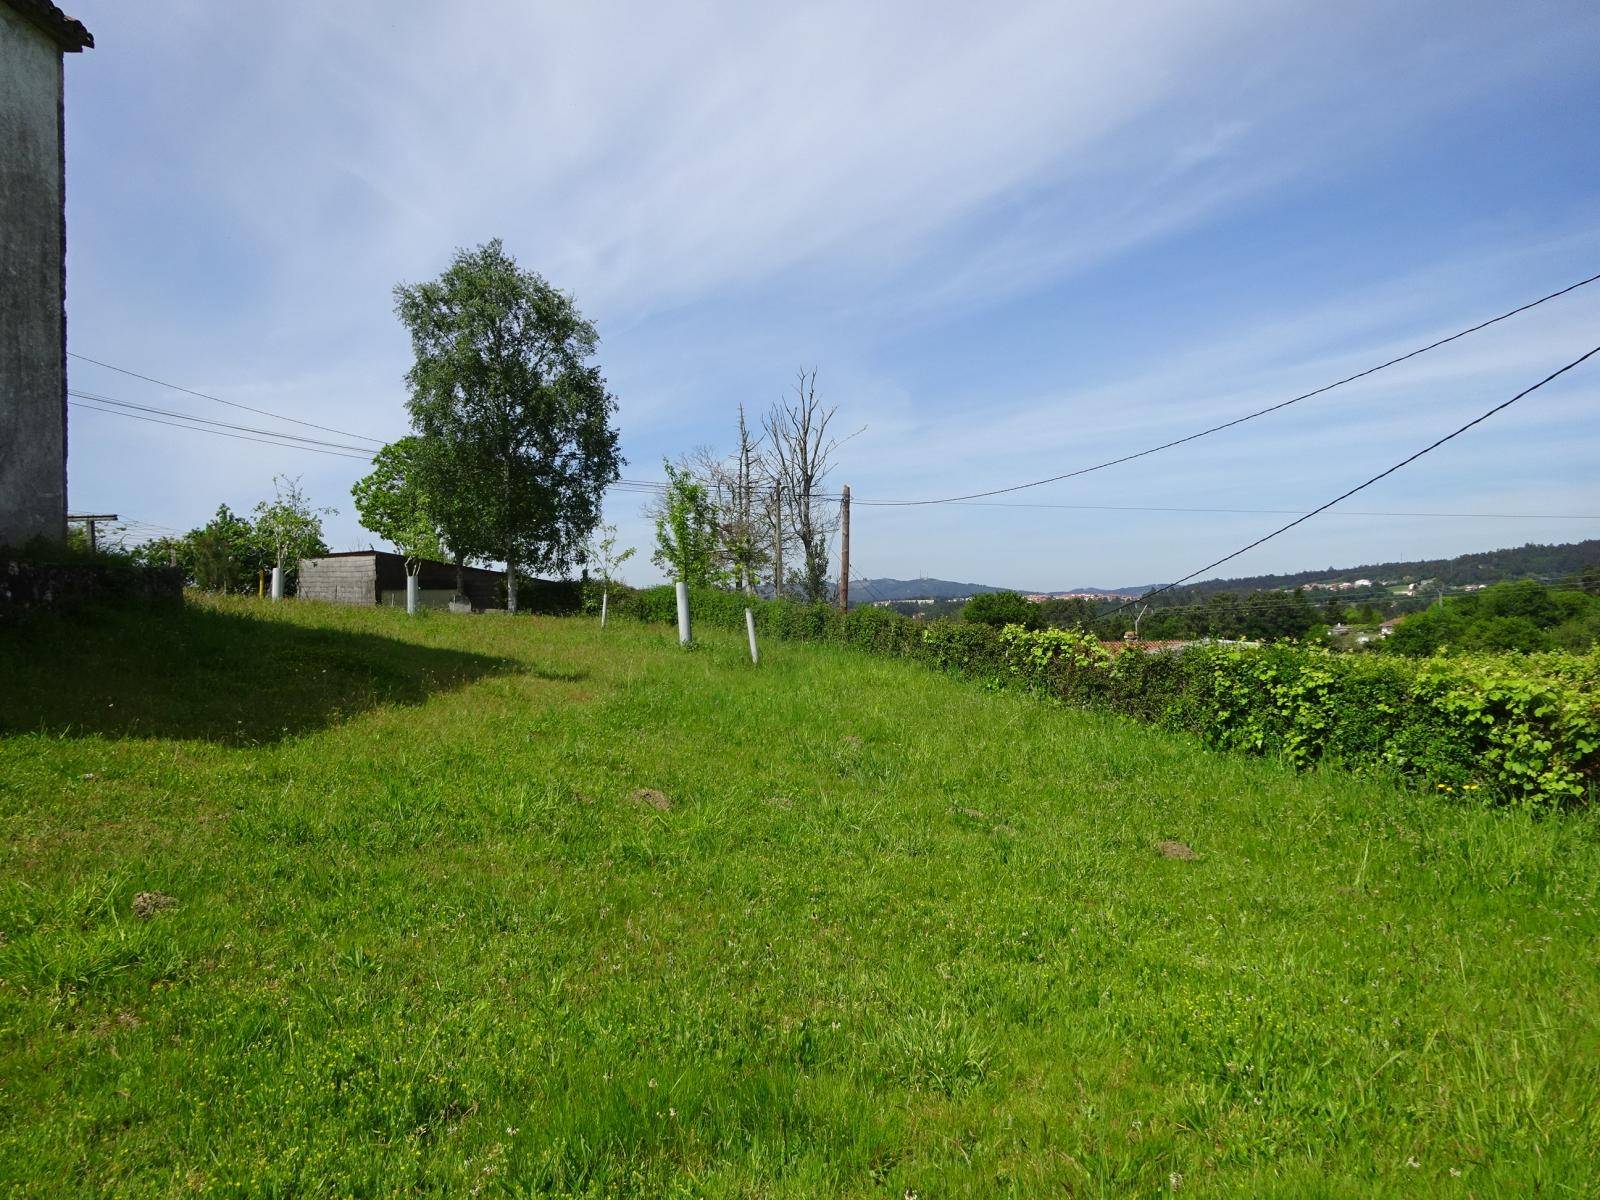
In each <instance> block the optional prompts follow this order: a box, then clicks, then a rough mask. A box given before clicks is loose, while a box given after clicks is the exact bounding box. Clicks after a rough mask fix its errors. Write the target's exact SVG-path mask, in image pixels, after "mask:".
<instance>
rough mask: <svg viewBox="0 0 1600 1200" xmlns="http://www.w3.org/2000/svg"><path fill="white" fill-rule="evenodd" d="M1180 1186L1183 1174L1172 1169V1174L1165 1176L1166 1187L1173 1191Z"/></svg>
mask: <svg viewBox="0 0 1600 1200" xmlns="http://www.w3.org/2000/svg"><path fill="white" fill-rule="evenodd" d="M1182 1186H1183V1176H1182V1175H1181V1174H1180V1173H1179V1172H1177V1171H1174V1172H1172V1174H1170V1175H1168V1176H1167V1187H1168V1188H1170V1189H1171V1190H1172V1191H1174V1192H1175V1191H1177V1190H1178V1189H1179V1188H1181V1187H1182Z"/></svg>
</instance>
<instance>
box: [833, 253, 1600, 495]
mask: <svg viewBox="0 0 1600 1200" xmlns="http://www.w3.org/2000/svg"><path fill="white" fill-rule="evenodd" d="M1596 280H1600V275H1591V276H1589V278H1587V279H1580V280H1578V282H1577V283H1572V284H1568V285H1567V286H1566V287H1564V288H1562V289H1560V290H1559V291H1555V292H1551V293H1550V294H1549V295H1546V296H1540V297H1539V298H1538V299H1537V300H1531V301H1529V302H1528V303H1527V304H1523V305H1519V306H1518V307H1516V308H1513V309H1510V310H1508V311H1506V312H1503V313H1501V314H1500V315H1499V316H1496V317H1490V318H1489V319H1488V320H1487V321H1480V322H1478V324H1476V325H1473V326H1470V327H1469V328H1467V329H1462V330H1459V331H1458V332H1456V333H1452V334H1451V335H1450V336H1448V337H1442V338H1440V339H1439V340H1438V341H1436V342H1429V343H1428V344H1427V345H1426V346H1418V347H1417V348H1416V349H1415V350H1410V351H1407V352H1406V353H1405V354H1402V355H1399V356H1398V357H1396V358H1391V359H1389V360H1388V361H1387V362H1381V363H1379V364H1378V365H1377V366H1375V367H1368V368H1366V369H1365V370H1362V371H1357V372H1356V373H1355V374H1354V375H1346V376H1345V377H1344V378H1343V379H1339V380H1335V381H1334V382H1333V383H1328V384H1324V385H1323V386H1322V387H1319V388H1315V389H1313V390H1312V391H1309V392H1302V393H1301V394H1300V395H1298V396H1293V397H1291V398H1290V399H1288V400H1280V401H1279V402H1278V403H1277V404H1269V405H1268V406H1267V407H1266V408H1259V409H1257V410H1256V411H1255V412H1250V413H1246V414H1244V416H1242V417H1235V418H1233V420H1231V421H1224V422H1222V423H1221V424H1220V425H1213V426H1211V427H1210V428H1209V429H1202V430H1200V431H1199V432H1198V433H1191V434H1188V435H1186V436H1184V437H1181V438H1175V439H1173V440H1172V441H1170V442H1162V443H1161V444H1160V445H1159V446H1150V447H1147V448H1146V449H1144V450H1136V451H1134V452H1133V453H1132V454H1124V455H1122V456H1120V457H1118V458H1112V459H1107V460H1106V461H1105V462H1101V463H1095V464H1094V465H1093V466H1088V467H1079V468H1077V469H1076V470H1072V471H1065V472H1063V473H1062V474H1060V475H1051V476H1049V477H1047V478H1045V479H1034V480H1030V481H1029V482H1027V483H1014V484H1012V485H1010V486H1009V487H1002V488H993V489H991V490H989V491H986V492H970V493H968V494H966V495H962V496H944V497H940V498H938V499H933V500H862V499H859V498H857V499H855V503H856V504H871V505H878V506H896V507H898V506H906V507H915V506H923V505H929V504H954V503H956V502H958V501H962V500H982V499H984V498H985V497H988V496H1003V495H1006V494H1008V493H1011V492H1020V491H1023V490H1024V489H1026V488H1035V487H1040V486H1042V485H1044V484H1047V483H1059V482H1060V481H1061V480H1063V479H1075V478H1076V477H1078V476H1079V475H1088V474H1089V473H1091V472H1093V471H1103V470H1105V469H1106V468H1107V467H1115V466H1119V465H1120V464H1122V463H1126V462H1132V461H1133V460H1134V459H1136V458H1144V457H1145V456H1146V455H1150V454H1157V453H1160V452H1161V451H1162V450H1171V449H1172V448H1173V447H1174V446H1182V445H1184V444H1185V443H1187V442H1193V441H1197V440H1199V439H1200V438H1203V437H1209V436H1210V435H1211V434H1213V433H1221V432H1222V431H1223V430H1224V429H1232V428H1233V427H1234V426H1235V425H1243V424H1244V423H1245V422H1246V421H1253V420H1255V419H1256V418H1257V417H1264V416H1266V415H1267V414H1268V413H1274V412H1277V411H1279V410H1280V409H1285V408H1288V407H1289V406H1290V405H1291V404H1298V403H1300V401H1302V400H1309V399H1311V398H1312V397H1313V396H1321V395H1323V394H1324V393H1327V392H1331V391H1333V389H1334V388H1338V387H1343V386H1344V385H1345V384H1347V383H1354V382H1355V381H1356V380H1358V379H1365V378H1366V377H1367V376H1368V375H1373V374H1376V373H1377V372H1379V371H1382V370H1385V369H1386V368H1388V367H1393V366H1396V365H1398V364H1399V363H1403V362H1405V361H1407V360H1408V359H1412V358H1416V357H1417V356H1418V355H1419V354H1426V353H1427V352H1428V351H1430V350H1437V349H1438V348H1439V347H1440V346H1444V345H1448V344H1449V343H1450V342H1453V341H1456V340H1457V339H1458V338H1464V337H1466V336H1467V335H1468V334H1472V333H1477V332H1478V331H1479V330H1481V329H1487V328H1489V326H1491V325H1495V324H1498V323H1499V322H1501V321H1505V320H1508V319H1509V318H1511V317H1514V316H1517V315H1518V314H1519V313H1525V312H1527V311H1528V310H1529V309H1531V308H1538V307H1539V305H1541V304H1544V303H1546V302H1548V301H1551V300H1554V299H1556V298H1557V297H1559V296H1565V295H1566V294H1567V293H1568V292H1575V291H1577V290H1578V289H1579V288H1581V287H1587V286H1588V285H1589V284H1591V283H1594V282H1595V281H1596Z"/></svg>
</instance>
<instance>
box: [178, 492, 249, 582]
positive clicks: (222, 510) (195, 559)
mask: <svg viewBox="0 0 1600 1200" xmlns="http://www.w3.org/2000/svg"><path fill="white" fill-rule="evenodd" d="M184 540H185V541H186V542H187V543H188V546H189V563H190V570H191V572H192V576H193V579H194V582H195V586H196V587H201V588H204V589H206V590H207V591H213V592H243V591H250V590H253V589H254V586H255V574H256V572H257V571H258V570H260V568H261V565H262V554H261V540H260V538H259V537H258V536H257V534H256V531H255V527H254V526H252V525H251V524H250V522H249V521H248V520H247V519H246V518H244V517H241V516H238V515H236V514H235V513H234V512H233V511H232V510H231V509H229V507H228V506H227V505H226V504H221V505H218V506H217V511H216V515H214V516H213V517H212V518H211V520H209V521H207V522H206V523H205V524H204V525H202V526H201V527H200V528H199V529H194V530H190V532H189V533H188V534H187V535H185V538H184Z"/></svg>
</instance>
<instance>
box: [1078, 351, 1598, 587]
mask: <svg viewBox="0 0 1600 1200" xmlns="http://www.w3.org/2000/svg"><path fill="white" fill-rule="evenodd" d="M1596 354H1600V346H1596V347H1594V349H1592V350H1589V351H1587V352H1585V353H1583V354H1580V355H1579V356H1578V357H1577V358H1575V359H1573V360H1572V361H1571V362H1569V363H1568V364H1567V365H1566V366H1564V367H1560V368H1558V369H1556V370H1554V371H1552V372H1550V374H1548V375H1546V376H1545V377H1544V378H1543V379H1541V380H1539V382H1538V383H1535V384H1532V385H1530V386H1528V387H1525V388H1523V389H1522V391H1520V392H1518V393H1517V394H1516V395H1515V396H1513V397H1511V399H1509V400H1502V401H1501V402H1500V403H1499V404H1496V405H1495V406H1494V407H1493V408H1491V409H1489V410H1488V411H1487V412H1484V413H1480V414H1479V415H1478V416H1476V417H1473V418H1472V420H1470V421H1468V422H1467V423H1466V424H1465V425H1462V426H1459V427H1458V428H1456V429H1453V430H1451V431H1450V432H1449V433H1447V434H1445V435H1444V436H1443V437H1442V438H1439V439H1438V440H1437V441H1434V442H1430V443H1429V444H1428V445H1426V446H1424V447H1423V448H1422V449H1420V450H1418V451H1416V452H1415V453H1414V454H1409V455H1407V456H1406V457H1405V458H1402V459H1401V460H1400V461H1399V462H1397V463H1395V464H1394V465H1393V466H1392V467H1388V468H1386V469H1384V470H1382V471H1379V472H1378V473H1377V474H1376V475H1374V476H1373V477H1372V478H1371V479H1368V480H1366V481H1364V482H1362V483H1358V484H1356V486H1355V487H1353V488H1351V489H1350V490H1349V491H1347V492H1342V493H1340V494H1339V495H1337V496H1335V497H1334V498H1333V499H1332V500H1329V501H1328V502H1327V503H1326V504H1319V505H1318V506H1317V507H1316V508H1314V509H1312V510H1311V511H1310V512H1308V513H1304V514H1302V515H1301V516H1298V517H1296V518H1295V519H1294V520H1292V521H1290V522H1289V523H1288V524H1287V525H1280V526H1279V527H1278V528H1277V529H1274V530H1273V531H1272V532H1271V533H1269V534H1266V535H1264V536H1262V537H1258V538H1257V539H1256V540H1255V541H1253V542H1251V543H1250V544H1249V545H1248V546H1241V547H1240V548H1239V549H1237V550H1235V551H1234V552H1233V553H1231V554H1225V555H1223V556H1222V557H1221V558H1219V559H1217V560H1216V561H1215V562H1211V563H1207V564H1206V565H1205V566H1203V567H1200V568H1198V569H1197V570H1194V571H1190V572H1189V574H1187V575H1185V576H1184V577H1183V578H1181V579H1175V580H1173V581H1172V582H1171V583H1167V584H1163V585H1162V586H1160V587H1158V588H1155V589H1153V590H1151V591H1149V592H1146V593H1145V594H1144V595H1143V596H1141V597H1139V599H1138V600H1130V601H1129V602H1128V603H1127V604H1124V605H1122V606H1121V607H1119V608H1116V609H1113V610H1112V612H1121V611H1123V609H1127V608H1132V607H1133V605H1135V604H1142V603H1144V602H1145V601H1147V600H1149V599H1150V597H1151V596H1159V595H1160V594H1161V593H1162V592H1170V591H1171V590H1172V589H1173V588H1176V587H1178V586H1180V585H1182V584H1185V583H1188V582H1189V580H1191V579H1193V578H1195V577H1196V576H1198V575H1203V574H1205V573H1206V572H1207V571H1212V570H1215V569H1216V568H1217V567H1220V566H1221V565H1222V564H1223V563H1226V562H1232V561H1233V560H1234V559H1236V558H1238V557H1239V556H1240V555H1241V554H1246V553H1248V552H1249V551H1251V550H1254V549H1255V548H1256V547H1257V546H1260V545H1262V544H1264V543H1266V542H1270V541H1271V540H1272V539H1273V538H1275V537H1277V536H1278V535H1279V534H1280V533H1287V532H1288V531H1289V530H1291V529H1293V528H1294V527H1295V526H1296V525H1300V524H1303V523H1304V522H1306V521H1309V520H1310V519H1311V518H1312V517H1314V516H1316V515H1317V514H1318V513H1323V512H1327V511H1328V509H1330V508H1332V507H1333V506H1334V505H1335V504H1338V503H1339V502H1340V501H1341V500H1348V499H1349V498H1350V497H1351V496H1354V495H1355V494H1356V493H1357V492H1359V491H1362V490H1364V489H1366V488H1369V487H1371V486H1372V485H1373V484H1375V483H1377V482H1378V481H1379V480H1380V479H1386V478H1388V477H1389V476H1390V475H1393V474H1394V473H1395V472H1396V471H1398V470H1400V469H1401V468H1402V467H1405V466H1409V465H1410V464H1411V463H1414V462H1416V461H1417V459H1419V458H1421V457H1422V456H1423V455H1424V454H1428V453H1431V452H1432V451H1434V450H1437V449H1438V448H1439V447H1440V446H1442V445H1444V444H1445V443H1446V442H1448V441H1450V440H1451V439H1453V438H1458V437H1460V436H1461V435H1462V434H1463V433H1465V432H1467V430H1469V429H1471V428H1472V427H1473V426H1475V425H1481V424H1482V423H1483V422H1484V421H1487V420H1488V419H1489V418H1490V417H1492V416H1494V415H1495V414H1496V413H1498V412H1501V411H1503V410H1505V409H1508V408H1510V407H1511V406H1512V405H1513V404H1515V403H1516V402H1517V401H1518V400H1521V399H1522V398H1523V397H1524V396H1527V395H1530V394H1532V393H1533V392H1536V391H1538V390H1539V389H1540V388H1542V387H1543V386H1544V385H1545V384H1547V383H1549V382H1550V381H1551V380H1552V379H1558V378H1560V377H1561V376H1562V375H1565V374H1566V373H1567V372H1568V371H1570V370H1572V368H1574V367H1576V366H1578V365H1579V364H1581V363H1584V362H1586V361H1588V360H1589V359H1590V358H1593V357H1594V356H1595V355H1596ZM1106 615H1108V616H1109V615H1110V614H1106Z"/></svg>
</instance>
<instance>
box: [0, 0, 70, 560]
mask: <svg viewBox="0 0 1600 1200" xmlns="http://www.w3.org/2000/svg"><path fill="white" fill-rule="evenodd" d="M61 87H62V67H61V51H60V50H59V49H58V48H57V47H56V44H55V43H54V42H53V41H51V39H50V38H49V37H47V36H46V35H45V34H44V33H42V32H41V31H40V30H39V29H38V28H36V27H35V26H34V25H32V24H31V23H29V22H28V21H25V20H23V18H22V17H21V16H19V15H18V14H17V13H16V12H14V11H13V10H12V9H11V7H10V6H9V5H6V4H0V545H8V544H9V545H12V546H23V545H25V544H26V543H28V542H29V541H31V540H32V539H34V538H39V537H42V538H45V539H47V540H51V541H58V542H59V541H62V540H64V539H65V537H66V518H67V393H66V312H65V307H64V305H65V300H66V281H65V276H64V273H63V265H64V261H65V259H64V256H65V253H66V226H65V218H64V215H63V210H62V202H63V199H64V196H63V191H62V187H63V183H62V157H61V129H62V125H61V102H62V92H61Z"/></svg>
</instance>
